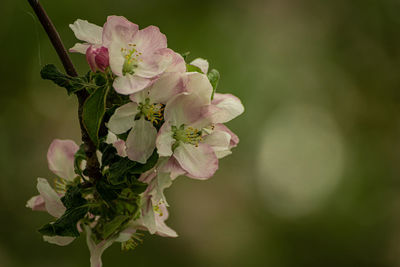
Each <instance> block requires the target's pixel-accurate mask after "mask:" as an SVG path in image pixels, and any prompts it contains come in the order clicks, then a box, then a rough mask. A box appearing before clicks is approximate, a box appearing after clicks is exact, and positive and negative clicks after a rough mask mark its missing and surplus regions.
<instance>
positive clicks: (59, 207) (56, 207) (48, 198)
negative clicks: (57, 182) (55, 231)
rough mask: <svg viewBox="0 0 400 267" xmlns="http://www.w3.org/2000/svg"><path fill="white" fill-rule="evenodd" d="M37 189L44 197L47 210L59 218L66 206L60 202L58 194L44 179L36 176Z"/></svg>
mask: <svg viewBox="0 0 400 267" xmlns="http://www.w3.org/2000/svg"><path fill="white" fill-rule="evenodd" d="M37 190H38V191H39V193H40V195H41V196H42V197H43V199H44V202H45V206H46V210H47V212H48V213H49V214H50V215H52V216H54V217H56V218H60V217H61V216H62V215H63V214H64V212H65V210H66V208H65V207H64V205H63V203H62V202H61V200H60V196H59V195H58V194H57V193H56V191H54V189H53V188H51V186H50V185H49V183H48V182H47V180H46V179H43V178H38V183H37Z"/></svg>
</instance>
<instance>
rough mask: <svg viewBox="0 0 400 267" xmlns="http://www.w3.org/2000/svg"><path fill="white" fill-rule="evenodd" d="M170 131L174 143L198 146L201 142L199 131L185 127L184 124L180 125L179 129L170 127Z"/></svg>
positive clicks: (200, 132)
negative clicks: (172, 133) (179, 142)
mask: <svg viewBox="0 0 400 267" xmlns="http://www.w3.org/2000/svg"><path fill="white" fill-rule="evenodd" d="M172 131H173V132H174V135H173V137H174V139H175V140H176V141H181V142H183V143H186V144H192V145H195V146H199V142H201V141H202V140H203V138H202V137H201V135H202V131H201V130H197V129H196V128H193V127H185V125H184V124H182V125H181V126H180V127H179V128H178V127H176V126H172Z"/></svg>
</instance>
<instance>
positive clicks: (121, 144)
mask: <svg viewBox="0 0 400 267" xmlns="http://www.w3.org/2000/svg"><path fill="white" fill-rule="evenodd" d="M113 146H114V147H115V149H116V150H117V154H118V156H120V157H126V156H127V154H126V144H125V141H124V140H118V141H116V142H114V143H113Z"/></svg>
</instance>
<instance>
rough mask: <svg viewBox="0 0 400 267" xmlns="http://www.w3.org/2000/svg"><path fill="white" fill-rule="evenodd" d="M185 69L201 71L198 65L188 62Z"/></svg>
mask: <svg viewBox="0 0 400 267" xmlns="http://www.w3.org/2000/svg"><path fill="white" fill-rule="evenodd" d="M186 71H187V72H199V73H203V72H202V71H201V69H200V68H199V67H196V66H194V65H190V64H186Z"/></svg>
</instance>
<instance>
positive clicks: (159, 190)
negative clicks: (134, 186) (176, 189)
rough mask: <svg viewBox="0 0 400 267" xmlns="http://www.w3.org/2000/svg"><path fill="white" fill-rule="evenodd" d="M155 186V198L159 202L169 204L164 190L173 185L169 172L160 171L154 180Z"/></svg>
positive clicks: (153, 194) (153, 193)
mask: <svg viewBox="0 0 400 267" xmlns="http://www.w3.org/2000/svg"><path fill="white" fill-rule="evenodd" d="M154 182H155V187H154V189H153V190H154V192H152V196H153V200H154V201H155V202H157V203H159V202H160V201H161V202H163V203H165V204H166V205H167V201H166V198H165V195H164V190H165V189H167V188H168V187H170V186H171V185H172V180H171V177H170V175H169V174H168V173H159V174H158V175H157V177H156V179H155V180H154Z"/></svg>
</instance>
